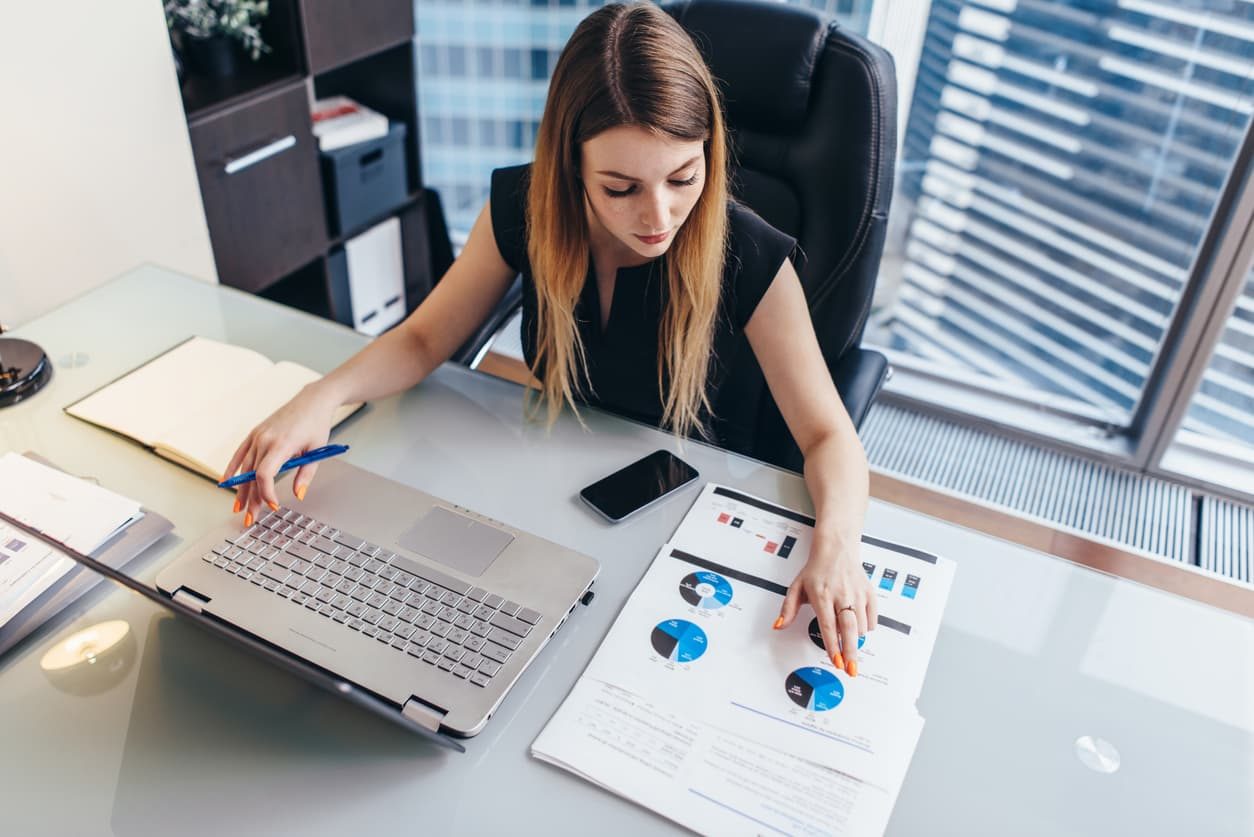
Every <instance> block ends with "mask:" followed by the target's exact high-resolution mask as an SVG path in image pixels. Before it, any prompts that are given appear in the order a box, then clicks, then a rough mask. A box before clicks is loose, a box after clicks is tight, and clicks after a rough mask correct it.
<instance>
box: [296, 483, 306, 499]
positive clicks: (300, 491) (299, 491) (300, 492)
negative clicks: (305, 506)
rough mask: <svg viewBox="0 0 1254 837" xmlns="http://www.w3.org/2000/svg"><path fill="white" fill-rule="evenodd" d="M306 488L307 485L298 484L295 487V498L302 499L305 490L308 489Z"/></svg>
mask: <svg viewBox="0 0 1254 837" xmlns="http://www.w3.org/2000/svg"><path fill="white" fill-rule="evenodd" d="M308 490H309V486H307V485H302V486H300V487H299V488H297V489H296V499H297V500H304V499H305V492H306V491H308Z"/></svg>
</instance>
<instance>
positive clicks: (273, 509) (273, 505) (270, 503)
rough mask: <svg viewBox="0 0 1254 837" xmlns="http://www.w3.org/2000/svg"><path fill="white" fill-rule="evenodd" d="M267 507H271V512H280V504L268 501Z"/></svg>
mask: <svg viewBox="0 0 1254 837" xmlns="http://www.w3.org/2000/svg"><path fill="white" fill-rule="evenodd" d="M266 505H267V506H269V507H270V511H278V510H279V504H278V503H274V502H271V501H269V500H267V501H266Z"/></svg>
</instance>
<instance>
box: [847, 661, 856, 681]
mask: <svg viewBox="0 0 1254 837" xmlns="http://www.w3.org/2000/svg"><path fill="white" fill-rule="evenodd" d="M845 671H847V672H849V676H850V677H857V676H858V663H857V662H856V661H855V660H850V661H849V665H847V666H846V667H845Z"/></svg>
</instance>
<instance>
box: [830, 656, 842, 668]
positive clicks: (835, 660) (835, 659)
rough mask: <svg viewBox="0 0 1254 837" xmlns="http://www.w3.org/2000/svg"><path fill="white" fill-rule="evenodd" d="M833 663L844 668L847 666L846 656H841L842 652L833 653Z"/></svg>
mask: <svg viewBox="0 0 1254 837" xmlns="http://www.w3.org/2000/svg"><path fill="white" fill-rule="evenodd" d="M832 665H834V666H836V668H844V667H845V660H844V658H843V657H841V656H840V654H833V655H832Z"/></svg>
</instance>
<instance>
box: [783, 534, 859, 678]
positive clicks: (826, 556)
mask: <svg viewBox="0 0 1254 837" xmlns="http://www.w3.org/2000/svg"><path fill="white" fill-rule="evenodd" d="M857 543H858V540H855V541H854V544H855V548H854V549H848V548H840V547H837V546H835V545H829V546H823V545H821V544H819V543H818V542H816V543H815V544H814V547H813V551H812V552H811V554H810V560H809V561H807V562H806V565H805V567H803V568H802V570H801V572H800V573H798V574H797V578H796V579H795V580H794V581H793V583H792V586H791V587H789V588H788V595H786V596H785V597H784V606H783V608H781V609H780V612H779V618H778V619H776V620H775V629H776V630H780V629H782V628H786V627H788V626H789V625H791V624H792V622H793V620H794V619H795V618H796V617H797V611H798V609H799V608H800V607H801V605H803V604H809V605H810V607H812V608H814V613H815V615H816V616H818V620H819V630H820V631H821V632H822V634H823V645H824V647H825V648H826V649H827V651H828V653H830V654H831V657H832V665H834V666H836V667H837V668H839V669H844V670H845V671H846V672H847V673H848V674H849V676H850V677H857V676H858V638H859V637H862V636H866V633H867V631H870V630H874V629H875V622H876V615H877V614H876V604H875V593H874V591H873V590H872V589H871V580H870V579H868V578H867V576H866V572H865V571H864V570H863V569H862V562H861V560H860V556H859V553H858V550H857V548H856V544H857ZM842 652H843V653H842Z"/></svg>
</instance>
